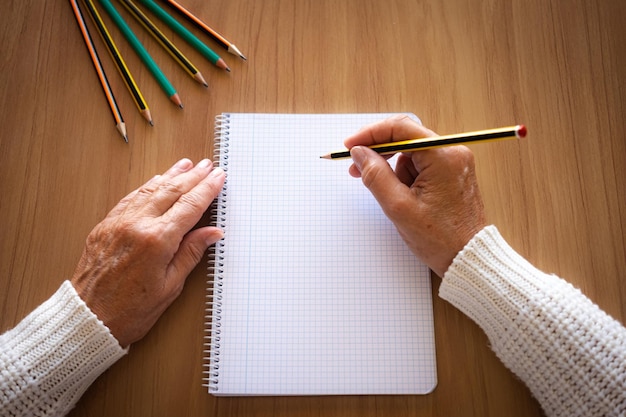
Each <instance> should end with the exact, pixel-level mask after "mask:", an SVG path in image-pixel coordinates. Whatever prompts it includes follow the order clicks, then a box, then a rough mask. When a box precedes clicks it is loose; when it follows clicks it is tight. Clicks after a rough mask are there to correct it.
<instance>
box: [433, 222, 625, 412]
mask: <svg viewBox="0 0 626 417" xmlns="http://www.w3.org/2000/svg"><path fill="white" fill-rule="evenodd" d="M439 295H440V296H441V297H442V298H444V299H445V300H448V301H449V302H450V303H452V304H453V305H454V306H456V307H457V308H458V309H459V310H461V311H462V312H463V313H465V314H466V315H468V316H469V317H470V318H471V319H472V320H474V321H475V322H476V323H477V324H478V325H479V326H480V327H481V328H482V329H483V330H484V331H485V333H486V334H487V336H488V338H489V341H490V343H491V345H492V349H493V350H494V352H495V353H496V355H497V356H498V357H499V358H500V360H502V362H503V363H504V364H505V365H506V366H507V367H508V368H509V369H511V370H512V371H513V372H514V373H515V374H516V375H517V376H518V377H519V378H521V379H522V381H524V383H526V385H527V386H528V387H529V388H530V390H531V391H532V393H533V395H534V396H535V398H537V400H538V401H539V403H540V404H541V406H542V407H543V409H544V411H545V412H546V414H547V415H548V416H567V417H572V416H585V417H592V416H626V329H625V328H624V327H623V326H622V325H621V324H620V323H619V322H618V321H616V320H614V319H612V318H611V317H609V316H608V315H607V314H606V313H604V312H603V311H602V310H600V308H598V306H596V305H595V304H594V303H593V302H591V301H590V300H589V299H588V298H587V297H585V296H584V295H583V294H582V293H581V292H580V291H579V290H577V289H576V288H574V287H573V286H572V285H571V284H569V283H567V282H565V281H564V280H562V279H560V278H558V277H556V276H554V275H549V274H545V273H543V272H541V271H539V270H538V269H537V268H535V267H534V266H532V265H531V264H530V263H529V262H528V261H526V260H525V259H524V258H522V257H521V256H520V255H519V254H517V253H516V252H515V251H514V250H513V249H511V247H510V246H509V245H508V244H507V243H506V242H505V241H504V239H503V238H502V236H501V235H500V233H499V232H498V230H497V229H496V228H495V227H494V226H488V227H486V228H485V229H483V230H482V231H481V232H479V233H478V234H477V235H476V236H475V237H474V238H473V239H472V240H471V241H470V242H469V243H468V244H467V246H466V247H465V248H464V249H463V250H462V251H461V252H460V253H459V254H458V255H457V257H456V258H455V260H454V261H453V263H452V265H451V266H450V268H449V269H448V271H447V272H446V274H445V275H444V278H443V282H442V284H441V287H440V289H439Z"/></svg>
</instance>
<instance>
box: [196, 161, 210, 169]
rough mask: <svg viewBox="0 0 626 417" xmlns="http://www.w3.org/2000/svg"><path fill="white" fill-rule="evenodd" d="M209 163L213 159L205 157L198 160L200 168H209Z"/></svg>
mask: <svg viewBox="0 0 626 417" xmlns="http://www.w3.org/2000/svg"><path fill="white" fill-rule="evenodd" d="M209 165H211V161H210V160H209V159H203V160H202V161H200V162H198V165H197V167H198V168H207V167H208V166H209Z"/></svg>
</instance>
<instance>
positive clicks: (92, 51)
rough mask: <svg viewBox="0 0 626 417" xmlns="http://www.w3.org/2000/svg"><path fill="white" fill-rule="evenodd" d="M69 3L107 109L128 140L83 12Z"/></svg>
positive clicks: (123, 136) (74, 3) (72, 1)
mask: <svg viewBox="0 0 626 417" xmlns="http://www.w3.org/2000/svg"><path fill="white" fill-rule="evenodd" d="M70 3H71V4H72V9H73V10H74V15H75V17H76V22H77V23H78V26H79V28H80V31H81V33H82V35H83V39H84V41H85V45H86V46H87V50H88V51H89V56H90V57H91V61H92V63H93V65H94V68H95V70H96V73H97V75H98V79H99V80H100V84H101V85H102V90H103V92H104V95H105V98H106V100H107V103H108V104H109V110H111V114H112V115H113V119H114V120H115V126H116V127H117V130H118V131H119V132H120V134H121V135H122V138H124V140H125V141H126V142H128V135H127V134H126V125H125V123H124V118H123V117H122V113H121V112H120V108H119V106H118V104H117V100H115V95H114V94H113V90H111V85H110V84H109V79H108V77H107V75H106V72H105V71H104V68H103V67H102V62H100V56H99V55H98V51H97V50H96V47H95V45H94V43H93V39H92V37H91V34H90V33H89V29H88V28H87V23H86V22H85V18H84V17H83V13H82V11H81V10H80V6H79V5H78V2H77V0H70Z"/></svg>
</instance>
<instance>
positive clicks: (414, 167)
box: [344, 116, 486, 276]
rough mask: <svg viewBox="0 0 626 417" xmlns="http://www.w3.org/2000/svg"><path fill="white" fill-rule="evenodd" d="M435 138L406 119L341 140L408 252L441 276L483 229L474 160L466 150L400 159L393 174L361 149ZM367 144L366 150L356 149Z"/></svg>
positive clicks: (354, 172) (435, 151)
mask: <svg viewBox="0 0 626 417" xmlns="http://www.w3.org/2000/svg"><path fill="white" fill-rule="evenodd" d="M429 136H436V134H435V133H434V132H432V131H431V130H428V129H426V128H425V127H423V126H421V125H420V124H418V123H417V122H415V121H414V120H412V119H410V118H409V117H407V116H394V117H392V118H390V119H387V120H385V121H382V122H379V123H376V124H373V125H370V126H367V127H365V128H364V129H362V130H361V131H359V132H358V133H356V134H355V135H353V136H351V137H349V138H347V139H346V140H345V142H344V143H345V145H346V147H347V148H349V149H350V150H351V151H350V154H351V156H352V160H353V162H354V164H353V165H352V166H351V167H350V174H351V175H352V176H354V177H361V178H362V180H363V184H365V186H366V187H367V188H368V189H369V190H370V191H371V192H372V194H373V195H374V197H375V198H376V200H377V201H378V203H379V204H380V206H381V207H382V209H383V211H384V212H385V214H386V215H387V217H389V219H390V220H391V221H392V222H393V223H394V224H395V226H396V228H397V229H398V232H399V233H400V235H401V236H402V238H403V239H404V241H405V242H406V243H407V245H408V246H409V248H410V249H411V251H412V252H413V253H414V254H415V255H416V256H417V257H418V258H419V259H421V260H422V261H423V262H425V263H426V264H427V265H428V266H429V267H430V268H431V269H432V270H433V271H435V273H436V274H437V275H439V276H443V274H444V273H445V272H446V271H447V269H448V267H449V266H450V264H451V263H452V261H453V259H454V257H455V256H456V255H457V253H458V252H459V251H460V250H461V249H463V247H464V246H465V244H467V242H469V241H470V239H471V238H472V237H473V236H474V235H475V234H476V233H477V232H479V231H480V230H481V229H482V228H483V227H484V226H485V225H486V221H485V214H484V208H483V202H482V199H481V197H480V192H479V190H478V184H477V181H476V174H475V171H474V156H473V154H472V152H471V151H470V150H469V149H468V148H467V147H465V146H451V147H445V148H438V149H428V150H423V151H418V152H412V153H407V154H402V155H400V156H399V158H398V161H397V165H396V170H395V172H394V171H393V170H392V169H391V167H390V166H389V164H388V163H387V161H386V160H385V158H384V157H382V156H380V155H378V154H377V153H376V152H374V151H372V150H371V149H369V148H367V147H365V146H370V145H374V144H378V143H387V142H394V141H401V140H409V139H418V138H423V137H429ZM357 145H365V146H357Z"/></svg>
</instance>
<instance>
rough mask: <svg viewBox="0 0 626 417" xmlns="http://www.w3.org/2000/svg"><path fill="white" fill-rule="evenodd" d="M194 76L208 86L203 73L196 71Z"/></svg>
mask: <svg viewBox="0 0 626 417" xmlns="http://www.w3.org/2000/svg"><path fill="white" fill-rule="evenodd" d="M193 78H194V79H195V80H196V81H198V82H199V83H200V84H202V85H203V86H205V87H208V86H209V84H207V82H206V80H205V79H204V77H203V76H202V74H200V72H196V74H195V75H194V76H193Z"/></svg>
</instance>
